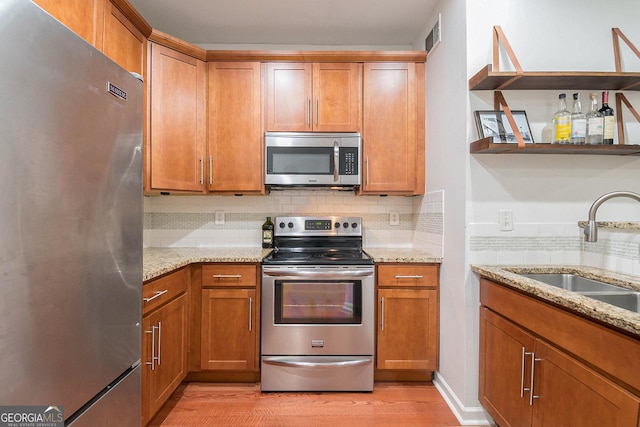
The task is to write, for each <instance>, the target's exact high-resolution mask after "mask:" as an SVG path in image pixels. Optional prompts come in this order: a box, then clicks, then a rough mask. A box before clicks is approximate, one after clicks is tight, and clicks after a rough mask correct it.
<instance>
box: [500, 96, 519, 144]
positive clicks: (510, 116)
mask: <svg viewBox="0 0 640 427" xmlns="http://www.w3.org/2000/svg"><path fill="white" fill-rule="evenodd" d="M493 109H494V110H500V109H502V110H504V115H505V116H506V117H507V121H508V122H509V126H511V129H512V130H513V134H514V136H515V137H516V141H518V148H524V138H523V137H522V133H520V129H519V128H518V125H517V124H516V120H515V119H514V118H513V114H512V113H511V109H510V108H509V105H508V104H507V101H506V100H505V99H504V96H502V92H501V91H499V90H497V91H495V92H493Z"/></svg>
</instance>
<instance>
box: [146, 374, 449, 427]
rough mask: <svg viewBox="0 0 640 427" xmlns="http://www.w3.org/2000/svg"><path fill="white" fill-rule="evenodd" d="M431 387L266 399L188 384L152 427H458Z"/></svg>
mask: <svg viewBox="0 0 640 427" xmlns="http://www.w3.org/2000/svg"><path fill="white" fill-rule="evenodd" d="M458 425H459V424H458V422H457V420H456V418H455V417H454V416H453V414H452V413H451V411H450V410H449V408H448V406H447V405H446V403H445V402H444V400H443V399H442V396H440V393H438V391H437V390H436V388H435V386H433V385H432V384H431V383H428V384H426V383H420V384H418V383H376V385H375V387H374V391H373V392H372V393H344V392H342V393H310V392H305V393H273V392H270V393H261V392H260V386H259V385H258V384H220V383H188V384H182V385H181V386H180V387H179V388H178V390H176V392H175V393H174V395H173V397H172V398H171V399H170V400H169V401H168V402H167V404H166V405H165V406H164V407H163V408H162V409H161V410H160V412H159V413H158V415H157V416H156V417H155V419H154V420H153V421H152V422H151V424H150V426H162V427H170V426H171V427H174V426H181V427H182V426H202V427H205V426H225V427H227V426H243V427H246V426H282V427H287V426H291V427H314V426H318V427H320V426H321V427H333V426H340V427H359V426H362V427H365V426H366V427H371V426H384V427H388V426H393V427H402V426H416V427H418V426H421V427H441V426H458Z"/></svg>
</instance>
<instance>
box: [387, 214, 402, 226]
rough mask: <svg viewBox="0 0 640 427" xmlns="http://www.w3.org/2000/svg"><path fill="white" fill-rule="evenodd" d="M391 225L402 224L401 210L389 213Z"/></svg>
mask: <svg viewBox="0 0 640 427" xmlns="http://www.w3.org/2000/svg"><path fill="white" fill-rule="evenodd" d="M389 225H400V212H390V213H389Z"/></svg>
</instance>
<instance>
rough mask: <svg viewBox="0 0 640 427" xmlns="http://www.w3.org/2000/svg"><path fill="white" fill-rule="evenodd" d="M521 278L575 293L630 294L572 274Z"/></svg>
mask: <svg viewBox="0 0 640 427" xmlns="http://www.w3.org/2000/svg"><path fill="white" fill-rule="evenodd" d="M520 276H524V277H527V278H529V279H533V280H537V281H539V282H542V283H545V284H547V285H551V286H556V287H558V288H562V289H566V290H568V291H573V292H629V290H628V289H625V288H621V287H619V286H614V285H610V284H608V283H604V282H600V281H598V280H593V279H587V278H585V277H582V276H578V275H575V274H571V273H535V274H520Z"/></svg>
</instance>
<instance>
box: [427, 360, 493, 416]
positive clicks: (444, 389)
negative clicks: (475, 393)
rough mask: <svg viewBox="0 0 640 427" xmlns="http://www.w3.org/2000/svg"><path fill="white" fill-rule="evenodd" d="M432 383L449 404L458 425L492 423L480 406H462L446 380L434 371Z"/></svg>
mask: <svg viewBox="0 0 640 427" xmlns="http://www.w3.org/2000/svg"><path fill="white" fill-rule="evenodd" d="M433 384H434V385H435V386H436V388H437V389H438V391H439V392H440V394H441V395H442V398H443V399H444V400H445V402H447V405H449V408H450V409H451V411H452V412H453V415H455V417H456V418H457V419H458V421H459V422H460V425H463V426H471V425H473V426H480V425H482V426H484V425H493V420H492V419H491V417H490V416H489V414H487V413H486V412H485V410H484V409H483V408H482V406H472V407H467V406H464V405H463V404H462V402H460V399H458V396H456V394H455V393H454V392H453V390H451V387H449V384H447V382H446V381H445V380H444V379H443V378H442V377H441V376H440V375H439V374H438V373H437V372H436V373H435V377H434V379H433Z"/></svg>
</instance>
